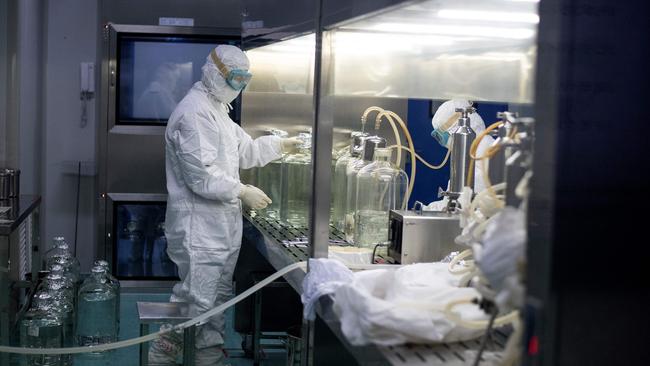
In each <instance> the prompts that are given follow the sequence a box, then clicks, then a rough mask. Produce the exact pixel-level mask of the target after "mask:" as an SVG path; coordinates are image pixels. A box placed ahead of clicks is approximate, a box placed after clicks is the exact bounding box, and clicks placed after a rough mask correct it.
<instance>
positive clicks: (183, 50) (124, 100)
mask: <svg viewBox="0 0 650 366" xmlns="http://www.w3.org/2000/svg"><path fill="white" fill-rule="evenodd" d="M216 46H217V45H216V44H215V43H206V42H205V40H198V39H197V40H192V39H165V41H164V42H162V41H153V40H152V39H147V38H137V37H122V42H121V43H120V48H119V94H118V96H119V97H118V98H119V101H118V106H119V122H120V123H136V124H142V123H166V122H167V119H169V116H170V115H171V113H172V111H173V110H174V108H176V105H177V104H178V103H179V102H180V101H181V99H182V98H183V97H184V96H185V94H187V92H188V90H189V89H190V88H191V87H192V85H193V84H194V83H195V82H197V81H199V80H201V67H202V66H203V64H204V63H205V57H206V55H207V54H208V53H209V52H210V51H211V50H212V49H213V48H214V47H216Z"/></svg>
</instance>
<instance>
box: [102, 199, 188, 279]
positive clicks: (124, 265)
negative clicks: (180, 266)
mask: <svg viewBox="0 0 650 366" xmlns="http://www.w3.org/2000/svg"><path fill="white" fill-rule="evenodd" d="M166 206H167V205H166V204H165V203H164V202H161V203H154V202H116V203H115V204H114V209H115V213H114V215H115V217H114V222H115V235H114V237H115V252H114V254H113V255H114V260H113V263H114V273H115V276H116V277H118V278H120V279H128V280H134V279H149V280H152V279H159V280H172V279H176V278H177V277H178V270H177V268H176V265H175V264H174V262H172V261H171V260H170V259H169V257H168V256H167V239H166V238H165V209H166Z"/></svg>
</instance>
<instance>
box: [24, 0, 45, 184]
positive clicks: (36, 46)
mask: <svg viewBox="0 0 650 366" xmlns="http://www.w3.org/2000/svg"><path fill="white" fill-rule="evenodd" d="M44 11H45V6H44V3H43V2H42V1H40V0H20V1H18V47H17V55H18V68H17V70H18V80H19V83H20V87H19V90H18V105H17V106H18V121H19V145H18V166H19V167H20V193H21V194H39V193H40V192H41V189H40V185H41V146H42V124H43V123H42V117H43V115H42V110H43V87H42V85H43V65H44V63H43V60H44V59H43V55H44V53H43V48H44V34H43V30H44V24H43V23H44V22H45V18H44Z"/></svg>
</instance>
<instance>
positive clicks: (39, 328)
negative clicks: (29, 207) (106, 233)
mask: <svg viewBox="0 0 650 366" xmlns="http://www.w3.org/2000/svg"><path fill="white" fill-rule="evenodd" d="M45 265H46V266H47V269H48V274H47V275H46V277H45V278H44V279H43V281H42V282H41V283H40V284H39V286H38V287H37V290H36V293H35V294H34V296H33V298H32V302H31V307H30V308H29V309H28V311H27V312H26V313H25V314H24V316H23V318H22V319H21V321H20V343H21V345H22V346H23V347H31V348H42V347H47V348H52V347H72V346H75V345H81V346H86V345H92V344H99V343H106V342H113V341H115V340H117V330H118V324H119V282H118V281H117V279H115V278H114V277H113V276H112V275H111V274H110V272H109V271H108V262H106V261H102V260H98V261H95V263H94V265H93V270H92V274H91V276H90V277H88V278H87V279H86V280H85V281H84V282H83V284H82V285H81V286H80V287H79V290H78V291H77V285H78V281H79V261H78V260H77V259H76V258H75V257H74V256H73V255H72V253H71V252H70V249H69V247H68V244H67V243H66V242H65V240H64V238H63V237H56V238H54V241H53V247H52V249H50V250H49V251H47V252H46V253H45ZM89 357H90V358H89ZM86 360H89V361H90V362H86ZM109 363H110V359H109V358H108V357H97V356H96V355H95V356H93V355H86V354H83V355H80V357H78V358H75V361H74V364H75V366H79V365H90V364H92V365H104V364H105V365H108V364H109ZM21 364H22V365H29V366H32V365H34V366H36V365H39V366H55V365H56V366H59V365H62V366H68V365H72V357H71V356H70V355H30V356H25V357H23V358H22V359H21Z"/></svg>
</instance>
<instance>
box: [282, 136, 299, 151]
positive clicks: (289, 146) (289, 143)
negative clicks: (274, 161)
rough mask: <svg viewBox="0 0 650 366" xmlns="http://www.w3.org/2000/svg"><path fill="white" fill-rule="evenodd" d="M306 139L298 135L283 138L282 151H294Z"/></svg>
mask: <svg viewBox="0 0 650 366" xmlns="http://www.w3.org/2000/svg"><path fill="white" fill-rule="evenodd" d="M303 143H304V141H302V140H301V139H299V138H297V137H289V138H285V139H282V152H283V153H285V154H288V153H292V152H294V151H296V150H297V149H298V146H299V145H302V144H303Z"/></svg>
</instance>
